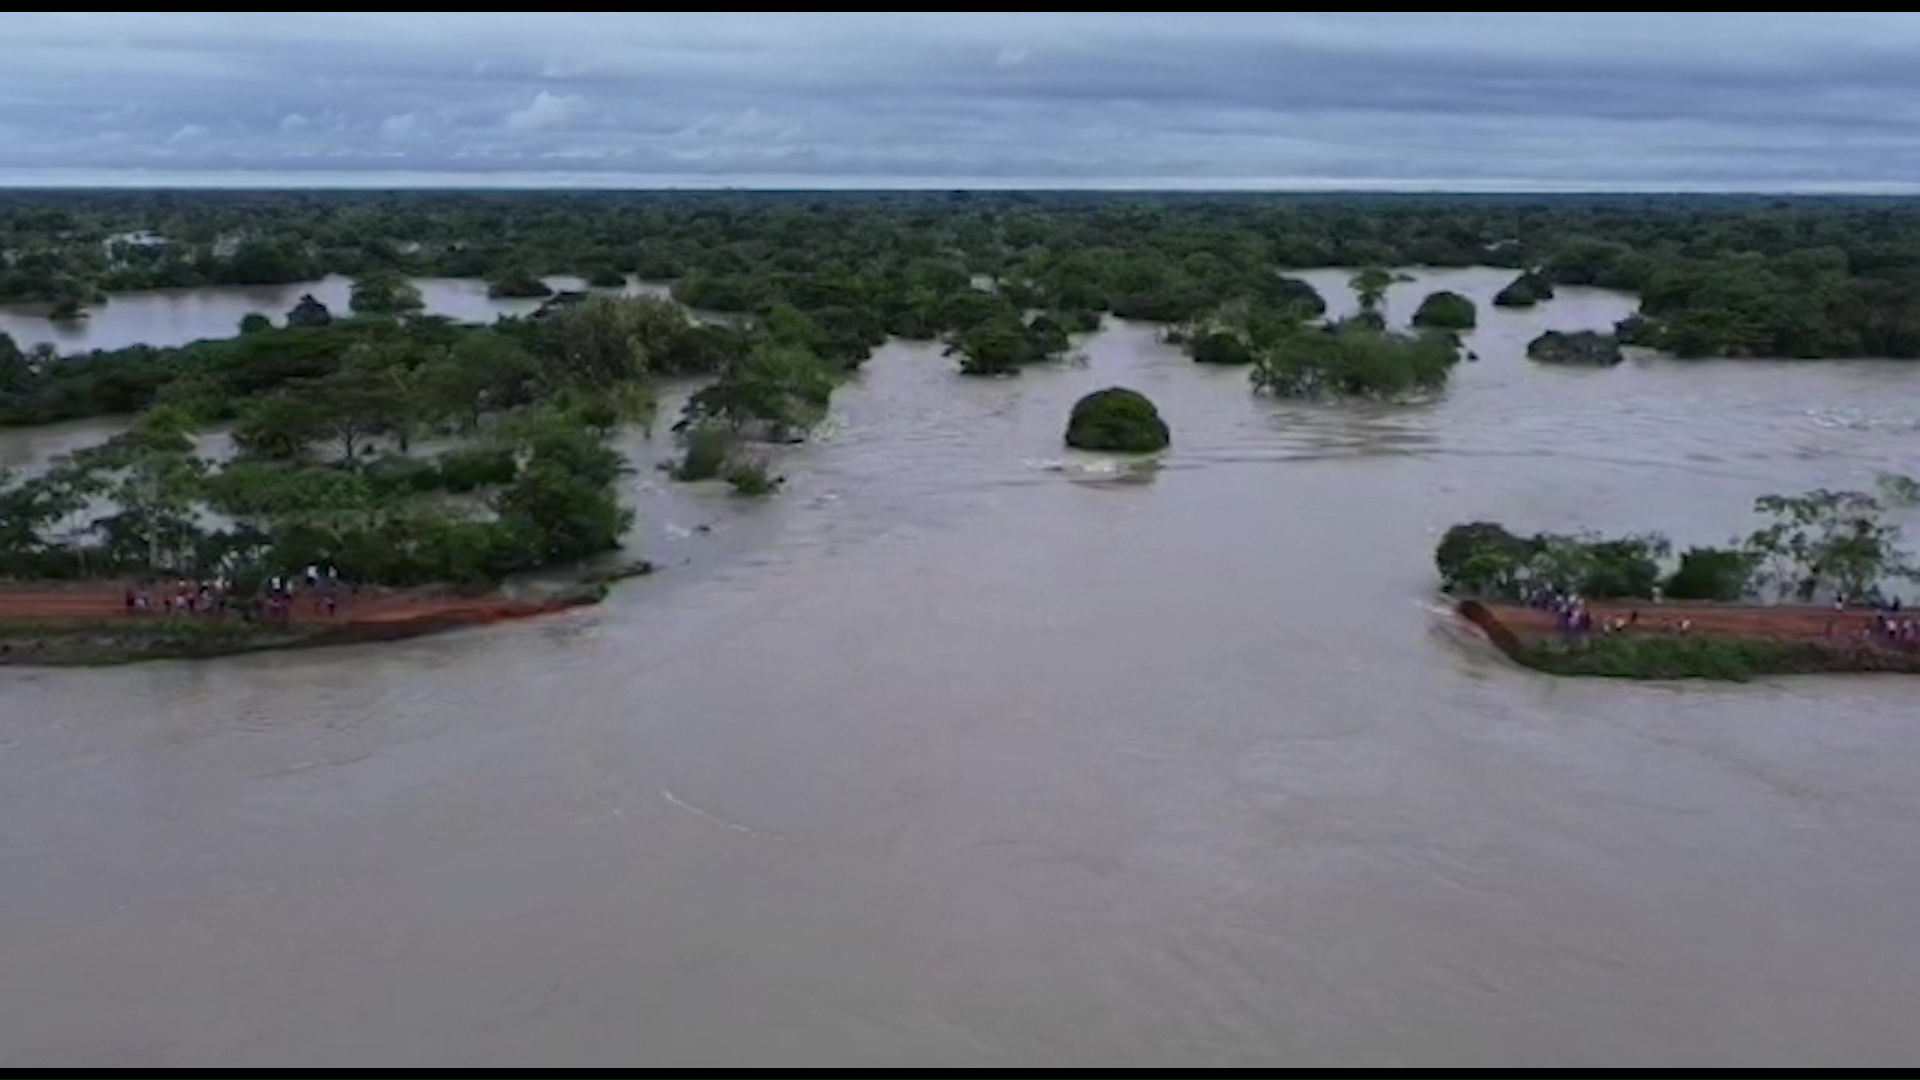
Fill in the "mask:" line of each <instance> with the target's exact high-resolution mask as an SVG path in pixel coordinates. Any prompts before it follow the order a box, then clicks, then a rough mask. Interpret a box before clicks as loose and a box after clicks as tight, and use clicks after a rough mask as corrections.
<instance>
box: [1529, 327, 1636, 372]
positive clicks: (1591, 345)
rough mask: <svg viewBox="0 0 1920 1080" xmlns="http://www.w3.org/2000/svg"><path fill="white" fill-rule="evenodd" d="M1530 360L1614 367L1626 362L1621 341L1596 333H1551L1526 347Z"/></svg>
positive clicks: (1554, 331)
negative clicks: (1621, 349)
mask: <svg viewBox="0 0 1920 1080" xmlns="http://www.w3.org/2000/svg"><path fill="white" fill-rule="evenodd" d="M1527 358H1528V359H1530V360H1538V361H1540V362H1541V363H1543V364H1579V365H1584V366H1587V367H1612V366H1613V365H1615V364H1618V363H1619V362H1620V361H1621V360H1622V359H1624V358H1625V357H1624V354H1623V353H1622V352H1621V351H1620V339H1619V338H1617V337H1614V336H1613V335H1612V334H1602V333H1599V332H1598V331H1594V330H1577V331H1574V332H1573V333H1566V332H1563V331H1560V330H1549V331H1547V332H1546V333H1544V334H1541V335H1540V336H1539V337H1537V338H1534V339H1533V340H1532V341H1529V342H1528V343H1527Z"/></svg>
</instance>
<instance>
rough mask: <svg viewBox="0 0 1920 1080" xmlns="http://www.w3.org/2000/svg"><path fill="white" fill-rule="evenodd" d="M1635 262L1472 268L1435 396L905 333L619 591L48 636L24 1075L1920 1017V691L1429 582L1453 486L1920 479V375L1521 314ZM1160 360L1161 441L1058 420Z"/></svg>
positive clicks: (669, 511) (658, 1059)
mask: <svg viewBox="0 0 1920 1080" xmlns="http://www.w3.org/2000/svg"><path fill="white" fill-rule="evenodd" d="M1506 276H1507V275H1505V274H1504V273H1501V272H1498V271H1448V272H1436V273H1433V274H1429V275H1425V280H1424V282H1423V283H1422V284H1421V285H1403V286H1399V287H1396V288H1395V290H1394V292H1393V293H1392V295H1391V297H1390V301H1389V303H1390V306H1391V309H1392V310H1393V312H1394V313H1395V314H1396V315H1400V316H1404V315H1405V314H1407V313H1409V312H1411V310H1412V307H1413V304H1414V303H1415V302H1416V301H1417V299H1418V296H1419V294H1420V292H1421V291H1422V289H1423V288H1426V287H1435V286H1446V287H1452V288H1457V289H1460V290H1461V291H1464V292H1466V293H1468V294H1469V295H1472V296H1475V297H1477V298H1479V299H1480V300H1482V301H1483V302H1484V301H1485V300H1486V299H1487V298H1488V297H1490V296H1491V295H1492V293H1493V292H1494V291H1495V290H1496V289H1498V288H1499V286H1500V285H1501V284H1503V283H1504V281H1505V279H1506ZM1340 277H1341V276H1340V275H1337V274H1328V275H1318V276H1317V278H1316V280H1317V281H1318V282H1319V283H1320V284H1322V285H1323V288H1325V286H1327V284H1328V283H1330V282H1337V281H1339V280H1340ZM1325 291H1329V292H1331V291H1333V290H1331V289H1330V288H1326V289H1325ZM1630 307H1631V302H1630V301H1629V300H1628V299H1627V298H1624V297H1620V296H1616V295H1610V294H1606V293H1600V292H1588V291H1582V290H1575V289H1568V290H1564V291H1563V293H1562V295H1561V296H1560V298H1558V299H1556V300H1554V301H1552V302H1551V303H1549V304H1547V305H1543V306H1542V307H1540V308H1538V309H1536V310H1534V311H1530V312H1493V311H1489V310H1487V309H1485V308H1484V307H1483V323H1484V325H1483V326H1482V328H1481V329H1480V330H1478V331H1477V332H1476V333H1475V334H1474V336H1473V342H1472V344H1473V346H1474V347H1475V348H1476V349H1477V350H1478V351H1479V353H1480V354H1481V356H1482V360H1481V361H1480V362H1478V363H1472V364H1465V365H1463V366H1462V367H1461V368H1460V370H1459V372H1458V375H1457V378H1456V379H1455V384H1454V386H1453V387H1452V389H1451V390H1450V391H1449V393H1448V394H1447V395H1446V396H1445V398H1444V399H1442V400H1440V401H1438V402H1436V403H1433V404H1430V405H1426V406H1414V407H1400V408H1385V407H1381V408H1365V407H1350V408H1326V407H1313V406H1296V405H1282V404H1276V403H1274V402H1270V401H1263V400H1260V399H1257V398H1255V397H1253V396H1252V395H1251V394H1250V393H1248V391H1247V386H1246V382H1245V373H1244V372H1241V371H1230V370H1207V369H1202V368H1198V367H1196V366H1195V365H1193V364H1191V363H1189V362H1187V361H1185V360H1183V359H1181V358H1180V357H1179V356H1178V355H1177V354H1175V353H1173V352H1172V351H1170V350H1168V349H1167V348H1165V347H1163V346H1160V345H1158V344H1157V343H1156V341H1155V339H1154V335H1153V332H1152V330H1151V329H1149V328H1145V327H1137V326H1128V325H1117V326H1114V327H1112V328H1110V329H1108V330H1107V331H1106V332H1105V333H1103V334H1102V335H1101V336H1099V337H1097V338H1095V339H1093V340H1092V341H1091V342H1090V343H1089V344H1088V345H1087V346H1086V352H1087V354H1088V362H1087V364H1086V365H1085V366H1077V365H1073V364H1063V365H1060V366H1058V367H1057V368H1054V369H1051V370H1041V371H1033V372H1029V373H1028V374H1026V375H1024V376H1022V377H1020V378H1017V379H1013V380H1008V381H967V380H963V379H960V378H958V377H956V376H955V375H953V373H952V366H951V362H950V361H947V360H944V359H942V358H941V357H940V355H939V352H938V350H937V348H934V347H931V346H918V345H894V346H890V347H888V348H887V349H886V350H885V351H884V352H883V353H882V354H881V355H879V356H878V357H876V358H875V360H874V361H873V362H872V363H871V364H870V365H869V367H868V368H867V370H866V371H865V372H864V373H863V374H862V375H861V376H860V377H859V379H858V380H857V381H856V382H855V383H854V384H853V385H850V386H848V387H846V388H844V389H843V390H841V391H840V393H839V394H838V396H837V397H836V399H835V412H836V415H835V420H834V424H833V426H832V428H831V429H830V430H829V431H828V432H827V433H826V434H825V435H824V436H823V437H822V438H821V439H820V440H818V442H817V443H815V444H814V445H811V446H808V447H804V448H799V449H796V450H794V451H791V452H789V453H787V454H785V455H784V456H783V457H782V459H781V462H780V464H781V467H782V469H783V471H785V472H786V473H787V474H788V476H789V477H790V483H789V490H787V491H786V492H784V493H783V494H782V495H780V496H779V497H778V498H776V499H774V500H771V501H769V502H766V503H764V504H749V503H743V502H741V501H738V500H733V499H730V498H729V497H728V496H726V495H725V494H723V493H721V492H718V491H709V490H705V489H687V488H674V487H672V486H670V485H667V484H664V483H663V482H662V481H661V480H660V478H659V477H658V475H657V474H655V473H653V472H652V471H651V470H647V469H643V470H642V471H641V472H639V473H637V474H636V475H635V476H634V477H633V478H632V492H631V494H632V498H633V500H634V502H635V505H636V506H637V507H639V509H640V511H641V514H642V524H641V527H640V529H639V531H638V533H637V537H636V541H635V546H636V548H639V549H641V550H643V551H644V552H645V553H647V554H650V555H657V556H659V557H660V558H661V561H662V562H665V563H668V564H669V569H668V570H667V571H666V572H663V573H661V574H659V575H656V576H655V577H653V578H650V579H647V580H645V581H640V582H634V583H629V584H627V585H624V586H622V587H620V588H619V589H617V590H616V591H615V593H614V595H613V598H612V599H611V600H610V601H609V602H608V603H606V604H604V605H602V606H600V607H598V608H595V609H591V610H588V611H584V612H581V613H578V614H572V615H565V616H560V617H556V618H553V619H548V620H542V621H537V622H533V623H527V624H523V625H510V626H501V627H497V628H492V629H488V630H484V631H479V632H472V633H460V634H455V635H451V636H447V637H442V638H435V639H428V640H422V641H417V642H410V643H404V644H399V645H394V646H388V647H369V648H359V647H353V648H347V649H343V650H336V651H327V652H316V653H312V654H297V653H295V654H281V655H270V656H261V657H244V658H238V659H233V660H229V661H220V662H214V663H200V664H174V663H168V664H154V665H145V666H138V667H131V668H124V669H117V670H103V671H32V670H18V669H16V670H0V870H3V872H0V957H4V958H5V961H6V963H5V964H4V968H0V1061H3V1062H4V1063H6V1064H10V1065H34V1064H47V1063H74V1064H116V1063H120V1064H183V1065H260V1064H304V1065H339V1064H363V1063H392V1064H453V1065H481V1064H488V1065H508V1064H527V1063H559V1064H620V1063H639V1064H658V1065H679V1064H691V1063H710V1064H727V1065H754V1064H787V1065H899V1064H956V1065H978V1064H1021V1065H1125V1064H1141V1065H1157V1064H1325V1063H1346V1064H1364V1065H1392V1064H1425V1065H1490V1064H1511V1065H1601V1064H1612V1065H1628V1064H1664V1065H1686V1064H1731V1065H1740V1064H1771V1065H1784V1064H1808V1063H1828V1064H1892V1063H1901V1062H1910V1061H1911V1060H1913V1058H1914V1057H1915V1056H1916V1054H1920V1030H1916V1028H1915V1026H1914V1024H1913V1023H1912V1017H1913V1016H1914V1015H1915V1013H1916V1011H1920V918H1916V917H1915V915H1914V913H1913V911H1912V906H1913V905H1912V899H1913V897H1914V896H1915V895H1916V890H1920V788H1916V785H1915V784H1914V777H1915V776H1916V775H1920V723H1916V722H1915V719H1916V710H1915V706H1914V702H1915V700H1916V698H1915V685H1916V684H1914V683H1913V682H1911V681H1904V680H1899V679H1874V678H1855V677H1838V678H1819V679H1803V680H1781V681H1772V682H1760V683H1756V684H1752V685H1745V686H1717V685H1686V686H1668V685H1634V684H1620V683H1611V682H1586V681H1565V680H1556V679H1553V678H1549V677H1545V676H1541V675H1536V674H1533V673H1529V672H1526V671H1522V670H1518V669H1516V668H1514V667H1513V666H1512V665H1510V664H1508V663H1506V662H1505V661H1503V660H1501V659H1498V658H1497V657H1496V656H1494V655H1493V654H1492V651H1491V650H1490V649H1489V648H1487V647H1486V646H1485V645H1484V644H1483V643H1480V642H1477V641H1475V640H1473V638H1472V636H1471V635H1462V634H1458V633H1456V632H1455V631H1453V630H1452V629H1450V628H1449V624H1448V623H1447V622H1446V621H1445V620H1442V619H1439V618H1437V617H1436V616H1435V615H1434V614H1433V613H1432V608H1433V606H1434V605H1433V597H1432V594H1431V588H1432V584H1433V577H1432V569H1431V563H1430V552H1431V549H1432V546H1433V543H1434V541H1435V539H1436V538H1437V536H1438V533H1439V532H1440V530H1442V529H1444V528H1445V527H1446V526H1447V525H1448V524H1450V523H1452V522H1455V521H1459V520H1462V519H1467V518H1492V519H1496V520H1503V521H1507V522H1509V523H1512V524H1514V525H1516V526H1521V527H1526V528H1536V529H1537V528H1567V529H1571V528H1601V529H1622V528H1643V527H1644V528H1661V529H1664V530H1666V531H1668V532H1669V533H1671V534H1673V535H1674V536H1675V538H1676V539H1678V540H1680V541H1682V542H1686V541H1693V542H1708V541H1719V540H1722V539H1724V538H1725V537H1726V536H1727V535H1729V534H1731V533H1732V532H1733V531H1735V530H1736V529H1741V528H1744V527H1746V525H1747V521H1748V519H1747V515H1746V505H1747V503H1748V501H1749V500H1751V499H1752V497H1754V496H1755V495H1758V494H1762V493H1765V492H1770V491H1780V490H1797V489H1800V488H1806V487H1813V486H1816V485H1835V486H1837V485H1847V486H1858V485H1861V484H1865V483H1869V482H1870V481H1871V478H1872V474H1873V472H1874V471H1875V470H1877V469H1883V468H1884V469H1903V470H1904V471H1907V472H1913V473H1920V367H1912V366H1901V365H1897V364H1885V363H1870V362H1860V363H1852V362H1827V363H1819V364H1786V363H1781V364H1771V363H1700V364H1686V363H1676V362H1673V361H1666V360H1659V359H1652V358H1646V357H1636V358H1634V359H1632V360H1630V361H1629V362H1628V363H1627V364H1625V365H1623V366H1621V367H1619V368H1616V369H1612V370H1604V371H1584V370H1555V369H1546V368H1539V367H1536V366H1533V365H1530V364H1529V363H1528V362H1527V361H1526V360H1525V359H1524V358H1523V357H1522V355H1521V349H1522V347H1523V346H1524V344H1525V342H1526V341H1527V340H1528V339H1529V338H1530V337H1532V336H1533V335H1534V334H1535V333H1537V332H1538V331H1539V330H1540V329H1543V328H1547V327H1555V328H1561V329H1577V328H1581V327H1587V326H1603V325H1605V324H1606V323H1608V322H1610V321H1611V320H1612V319H1614V318H1617V317H1618V316H1620V315H1621V314H1624V313H1625V312H1626V311H1627V310H1629V309H1630ZM1114 383H1124V384H1127V385H1131V386H1134V387H1137V388H1139V389H1141V390H1144V391H1145V392H1147V393H1148V394H1149V395H1151V396H1152V397H1153V398H1154V399H1155V400H1156V401H1157V402H1159V404H1160V406H1161V409H1162V410H1163V413H1164V415H1165V416H1166V417H1167V420H1168V422H1169V423H1170V425H1171V426H1172V429H1173V436H1174V445H1173V448H1172V450H1171V451H1169V452H1168V453H1167V454H1166V455H1164V457H1163V459H1162V460H1161V464H1160V467H1159V468H1158V469H1157V470H1137V471H1120V472H1115V471H1108V470H1107V469H1106V467H1105V464H1104V463H1103V461H1102V459H1099V458H1096V457H1092V456H1081V455H1074V454H1070V453H1065V452H1063V451H1062V450H1061V449H1060V446H1059V439H1060V431H1061V426H1062V424H1063V423H1064V419H1065V416H1066V413H1067V409H1068V407H1069V405H1070V404H1071V402H1072V401H1073V400H1074V399H1075V398H1076V397H1077V396H1078V395H1080V394H1082V393H1084V392H1086V391H1088V390H1091V389H1095V388H1098V387H1101V386H1106V385H1110V384H1114ZM662 426H663V427H664V425H662ZM69 436H71V437H74V438H78V437H80V436H79V435H78V434H75V433H74V431H73V430H71V429H70V430H69ZM4 438H5V439H6V440H8V442H7V443H6V444H5V447H6V448H5V449H3V450H0V454H8V453H10V454H12V455H14V456H15V457H20V456H23V455H25V456H31V454H32V453H35V452H38V450H44V449H45V448H46V437H45V436H44V433H43V434H42V435H28V434H21V433H14V434H9V435H6V436H5V437H4ZM36 439H39V440H40V441H39V442H37V443H36V442H34V440H36ZM21 440H25V441H26V443H27V444H31V445H23V443H22V442H21ZM631 449H633V450H634V451H635V452H636V454H637V455H639V456H640V457H641V458H642V460H643V464H644V461H645V460H646V459H647V458H648V456H649V455H652V454H655V453H658V452H663V451H662V450H661V448H660V444H659V443H654V444H647V443H644V442H641V441H640V439H639V436H637V435H636V436H635V437H634V442H633V445H632V447H631ZM699 525H708V526H710V531H705V532H702V531H698V530H697V529H696V526H699Z"/></svg>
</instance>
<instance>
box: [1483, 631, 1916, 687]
mask: <svg viewBox="0 0 1920 1080" xmlns="http://www.w3.org/2000/svg"><path fill="white" fill-rule="evenodd" d="M1509 655H1511V656H1512V657H1513V659H1514V660H1515V661H1516V662H1518V663H1520V664H1523V665H1525V666H1527V667H1530V668H1534V669H1535V670H1538V671H1545V672H1549V673H1551V674H1554V675H1598V676H1602V677H1606V678H1617V679H1720V680H1725V681H1732V682H1746V681H1747V680H1749V679H1753V678H1756V677H1759V676H1765V675H1808V674H1816V673H1826V672H1870V671H1899V672H1908V673H1912V674H1920V654H1916V653H1912V652H1899V651H1895V650H1892V649H1886V648H1880V647H1877V646H1875V645H1872V644H1869V643H1867V642H1861V641H1806V640H1791V639H1783V638H1763V637H1728V636H1724V635H1721V636H1714V635H1697V636H1691V635H1670V634H1658V635H1656V634H1601V635H1597V636H1595V637H1592V638H1590V639H1588V640H1585V641H1562V640H1559V639H1554V638H1541V639H1536V640H1532V641H1523V642H1521V643H1520V645H1519V646H1518V648H1516V649H1513V650H1511V651H1510V652H1509Z"/></svg>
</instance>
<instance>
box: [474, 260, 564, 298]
mask: <svg viewBox="0 0 1920 1080" xmlns="http://www.w3.org/2000/svg"><path fill="white" fill-rule="evenodd" d="M487 295H488V296H490V297H492V298H494V299H495V300H499V299H502V298H505V297H521V298H526V299H535V300H537V299H543V298H545V297H549V296H552V295H553V287H552V286H550V285H548V284H547V283H546V282H544V281H542V280H540V279H539V278H538V277H537V276H535V275H534V274H533V273H532V272H531V271H529V270H527V269H525V268H523V267H519V268H515V269H512V270H508V271H507V272H506V273H504V274H501V275H500V276H499V277H496V278H494V279H493V280H491V281H489V282H487Z"/></svg>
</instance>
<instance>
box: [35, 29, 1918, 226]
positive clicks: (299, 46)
mask: <svg viewBox="0 0 1920 1080" xmlns="http://www.w3.org/2000/svg"><path fill="white" fill-rule="evenodd" d="M1916 53H1920V16H1916V15H1913V14H1908V13H1902V12H1888V13H1857V12H1823V13H1816V14H1812V15H1807V14H1796V13H1776V14H1771V15H1768V16H1766V17H1764V18H1759V17H1750V16H1740V15H1720V14H1712V13H1704V14H1703V13H1697V12H1696V13H1687V12H1659V13H1643V14H1612V13H1605V12H1599V13H1594V12H1569V13H1561V12H1552V13H1539V12H1510V13H1504V14H1495V15H1483V14H1474V13H1444V12H1416V13H1409V14H1403V15H1399V16H1396V17H1394V18H1393V19H1391V20H1383V19H1381V18H1380V17H1378V16H1376V15H1370V14H1366V13H1361V14H1350V13H1339V12H1332V13H1329V12H1319V13H1315V12H1282V13H1216V14H1210V15H1205V16H1201V15H1195V14H1191V13H1121V14H1114V15H1095V14H1076V13H1060V12H1052V13H1047V12H1039V13H1034V12H1028V13H998V14H989V15H980V14H968V15H958V14H942V13H907V14H898V13H896V14H883V13H810V14H799V13H793V14H788V13H771V14H763V15H757V16H755V17H753V18H751V19H744V18H719V17H714V16H708V15H699V14H676V13H644V14H626V13H608V14H604V15H599V16H596V17H595V18H594V19H592V20H590V21H589V20H556V19H553V18H551V17H550V16H549V15H546V14H543V13H513V12H503V13H494V12H479V13H467V14H463V15H461V16H458V17H450V16H446V15H438V14H436V15H420V14H417V13H404V12H403V13H391V12H389V13H347V14H319V13H304V12H292V13H279V14H275V15H270V16H267V15H248V14H207V13H194V12H188V13H168V14H143V13H131V14H128V13H120V14H114V15H97V14H86V13H80V14H72V13H69V14H63V15H48V14H35V13H21V14H15V15H11V16H9V17H8V53H7V63H6V64H4V65H0V171H4V172H5V173H6V174H7V175H10V176H22V175H33V174H37V173H48V172H51V171H62V172H66V171H76V170H79V171H85V172H86V174H87V175H90V176H102V175H104V176H111V175H113V174H114V173H115V171H116V170H118V171H125V172H127V173H128V174H129V175H132V174H133V173H134V172H135V171H137V170H141V169H151V168H166V169H169V170H176V171H181V172H186V173H191V172H194V171H199V172H201V173H204V174H205V175H207V176H214V175H219V176H231V175H233V174H235V173H257V174H260V175H263V176H266V175H270V174H272V173H274V172H276V171H301V172H303V174H304V173H309V172H311V171H312V170H314V169H319V168H324V169H326V170H328V173H327V175H329V176H339V177H347V176H349V175H358V174H362V173H364V174H368V175H369V177H370V178H369V179H368V181H367V182H368V183H378V182H379V181H378V177H379V176H381V175H385V176H398V175H407V176H425V175H435V174H447V175H459V176H465V177H468V178H470V180H471V181H472V182H479V183H484V182H488V178H489V177H499V178H502V179H501V180H500V182H506V180H505V179H504V178H506V177H510V176H511V177H516V178H521V179H524V178H526V177H538V176H540V175H543V174H544V175H552V176H556V177H557V176H560V175H561V173H560V172H559V171H558V170H561V169H564V170H567V175H581V176H591V175H592V173H593V171H594V170H601V171H603V172H605V173H606V175H607V176H608V177H613V178H615V179H616V181H617V182H626V180H625V178H629V177H636V178H642V179H636V180H634V181H633V182H643V181H644V182H652V183H690V184H708V183H712V184H720V183H726V182H729V181H740V180H745V181H748V182H757V180H759V179H761V178H772V181H773V182H779V183H781V184H782V185H783V186H810V185H813V186H821V185H824V186H832V185H847V184H869V185H871V184H876V183H879V184H900V185H919V186H939V187H950V186H956V185H962V184H968V183H980V184H1012V183H1037V184H1044V185H1053V186H1072V185H1087V184H1144V185H1148V186H1210V187H1218V186H1276V185H1278V186H1303V185H1304V186H1378V185H1399V186H1438V187H1446V186H1462V185H1471V186H1489V185H1499V184H1509V185H1513V186H1527V187H1546V188H1552V187H1594V186H1600V187H1623V186H1624V187H1663V186H1687V187H1722V188H1735V187H1741V188H1752V187H1757V188H1775V189H1778V188H1795V187H1837V186H1851V187H1876V186H1878V187H1884V188H1893V187H1902V186H1910V185H1913V184H1914V183H1916V182H1917V181H1920V66H1917V65H1914V64H1913V63H1912V62H1911V57H1912V56H1913V55H1915V54H1916ZM109 133H111V134H112V137H108V134H109ZM616 174H617V176H616ZM515 182H519V180H518V179H516V180H515Z"/></svg>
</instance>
